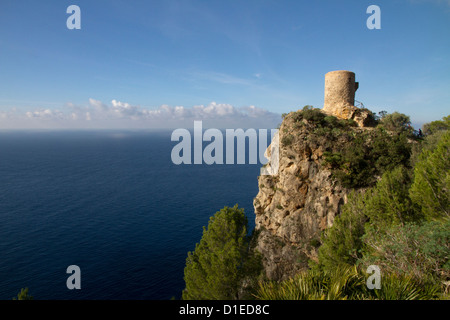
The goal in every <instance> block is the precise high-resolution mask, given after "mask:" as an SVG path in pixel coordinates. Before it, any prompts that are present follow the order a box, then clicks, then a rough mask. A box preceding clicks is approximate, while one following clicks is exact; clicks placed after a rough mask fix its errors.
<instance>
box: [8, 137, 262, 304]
mask: <svg viewBox="0 0 450 320" xmlns="http://www.w3.org/2000/svg"><path fill="white" fill-rule="evenodd" d="M171 132H172V131H170V130H153V131H152V130H149V131H131V130H128V131H127V130H103V131H81V130H80V131H63V130H62V131H39V130H37V131H2V132H0V299H1V300H11V299H12V298H13V297H16V296H17V294H18V293H19V292H20V290H21V289H22V288H26V287H27V288H29V294H30V295H31V296H33V298H34V299H36V300H168V299H180V297H181V292H182V290H183V288H184V286H185V283H184V280H183V275H184V273H183V271H184V267H185V262H186V257H187V253H188V252H189V251H192V250H194V249H195V245H196V243H198V242H199V241H200V239H201V236H202V233H203V227H204V226H207V224H208V221H209V218H210V217H211V216H212V215H214V214H215V213H216V212H217V211H219V210H220V209H222V208H224V207H225V206H229V207H232V206H234V205H236V204H238V206H239V207H240V208H244V210H245V213H246V215H247V218H248V220H249V230H251V229H253V228H254V220H255V215H254V209H253V204H252V202H253V198H254V197H255V196H256V194H257V193H258V181H257V177H258V175H259V174H260V168H261V163H260V162H259V161H258V163H257V164H248V161H246V164H234V165H231V164H228V165H227V164H223V165H219V164H212V165H207V164H200V165H194V164H192V165H188V164H180V165H175V164H174V163H173V162H172V159H171V151H172V149H173V147H174V146H175V145H176V144H177V143H178V142H174V141H171ZM72 265H76V266H78V267H79V268H80V273H79V275H80V278H79V279H80V289H69V288H68V286H67V280H68V278H69V277H70V276H71V273H68V272H67V268H68V267H69V266H72Z"/></svg>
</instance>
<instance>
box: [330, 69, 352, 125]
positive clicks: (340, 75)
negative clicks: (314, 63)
mask: <svg viewBox="0 0 450 320" xmlns="http://www.w3.org/2000/svg"><path fill="white" fill-rule="evenodd" d="M358 87H359V84H358V82H355V73H354V72H351V71H346V70H338V71H331V72H328V73H327V74H326V75H325V100H324V106H323V111H324V112H325V113H328V114H331V115H333V116H335V117H337V118H340V119H351V118H353V116H354V113H355V111H356V110H357V108H356V107H355V106H354V104H355V92H356V90H358Z"/></svg>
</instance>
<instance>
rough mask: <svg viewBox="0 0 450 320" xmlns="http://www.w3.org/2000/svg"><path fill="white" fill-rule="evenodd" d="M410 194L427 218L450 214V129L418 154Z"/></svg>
mask: <svg viewBox="0 0 450 320" xmlns="http://www.w3.org/2000/svg"><path fill="white" fill-rule="evenodd" d="M410 195H411V199H413V201H414V202H416V203H417V204H419V205H420V206H421V207H422V212H423V213H424V215H425V216H426V217H427V218H429V219H432V218H437V217H442V216H444V217H448V216H449V215H450V131H447V132H445V134H443V135H442V136H441V137H440V139H439V142H438V143H437V145H436V147H435V148H434V149H432V150H424V151H423V152H422V154H421V155H420V156H419V160H418V161H417V163H416V165H415V168H414V181H413V184H412V186H411V190H410Z"/></svg>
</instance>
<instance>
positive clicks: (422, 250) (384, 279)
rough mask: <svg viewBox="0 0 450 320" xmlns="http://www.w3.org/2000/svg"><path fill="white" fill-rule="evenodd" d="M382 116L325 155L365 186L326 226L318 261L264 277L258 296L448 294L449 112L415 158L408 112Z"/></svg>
mask: <svg viewBox="0 0 450 320" xmlns="http://www.w3.org/2000/svg"><path fill="white" fill-rule="evenodd" d="M383 116H384V117H383V118H384V119H383V118H382V119H381V120H380V124H381V125H380V126H379V127H378V128H375V129H374V130H372V131H370V132H367V134H366V135H364V134H362V135H359V136H356V137H355V138H354V139H353V140H352V141H351V143H350V144H349V145H348V147H347V148H345V149H344V150H342V151H341V152H331V151H328V152H325V153H324V160H325V164H326V165H327V166H329V167H330V168H332V170H333V172H334V174H335V176H336V177H337V178H338V180H340V181H341V183H343V184H344V185H346V186H348V187H349V188H354V187H361V186H365V187H366V188H363V189H358V191H356V190H355V191H353V192H352V193H351V194H350V195H349V196H348V201H347V203H346V204H345V205H344V206H343V207H342V211H341V214H340V215H339V216H338V217H336V218H335V221H334V224H333V226H332V227H331V228H329V229H327V230H326V231H325V232H324V234H323V236H322V238H321V246H320V247H319V251H318V262H312V261H311V263H310V265H311V269H310V270H308V271H304V272H302V273H300V274H298V275H297V276H296V277H295V278H293V279H290V280H286V281H283V282H278V283H277V282H261V283H260V286H259V288H258V291H257V293H256V296H257V298H259V299H385V300H388V299H395V300H398V299H402V300H403V299H404V300H409V299H448V286H449V280H450V262H449V257H450V219H449V218H448V215H449V212H448V210H449V190H450V178H449V176H450V154H449V148H450V131H448V129H446V128H448V127H447V126H446V124H445V120H448V119H449V117H446V118H444V121H441V122H439V123H437V124H436V123H435V124H433V125H431V126H428V128H429V129H427V130H424V131H426V134H425V137H424V138H421V139H419V140H415V142H414V143H415V144H416V147H415V149H414V154H415V155H414V157H413V159H410V154H411V147H410V145H411V143H410V142H408V138H411V136H410V134H411V131H410V130H409V128H408V125H409V118H407V117H403V116H402V115H400V114H396V115H394V116H392V117H390V116H389V115H386V114H384V115H383ZM315 119H318V117H315ZM324 119H325V118H324ZM323 121H327V122H328V123H333V122H334V121H335V120H331V119H328V120H323ZM425 127H426V128H427V126H425ZM430 128H431V129H430ZM386 129H389V130H390V131H387V130H386ZM410 160H411V161H410ZM377 175H380V177H379V178H378V179H377ZM364 180H366V181H367V182H366V183H364ZM367 186H370V187H369V188H367ZM369 265H376V266H378V267H379V268H380V270H381V289H379V290H369V289H368V288H367V286H366V284H365V279H367V278H368V276H369V275H368V274H366V273H365V270H366V268H367V267H368V266H369Z"/></svg>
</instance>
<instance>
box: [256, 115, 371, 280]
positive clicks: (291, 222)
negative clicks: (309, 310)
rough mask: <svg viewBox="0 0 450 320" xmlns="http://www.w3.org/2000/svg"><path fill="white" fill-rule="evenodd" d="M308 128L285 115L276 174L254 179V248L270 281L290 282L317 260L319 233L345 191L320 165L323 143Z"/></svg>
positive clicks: (343, 200) (336, 210)
mask: <svg viewBox="0 0 450 320" xmlns="http://www.w3.org/2000/svg"><path fill="white" fill-rule="evenodd" d="M307 124H308V123H307V121H306V120H302V121H300V122H298V121H296V120H295V113H290V114H289V115H287V116H286V117H285V119H284V120H283V123H282V124H281V127H280V130H279V141H280V143H279V169H278V174H276V175H271V176H270V175H267V176H260V177H259V178H258V182H259V192H258V194H257V196H256V198H255V199H254V203H253V204H254V208H255V214H256V230H257V231H258V232H259V236H258V240H257V250H258V251H259V252H261V254H262V256H263V265H264V269H265V272H266V275H267V277H268V278H269V279H273V280H282V279H286V278H290V277H292V276H293V275H295V274H296V273H297V272H298V271H299V270H302V269H305V268H307V266H308V260H309V259H312V260H316V259H317V247H318V244H319V240H320V235H321V233H322V231H323V230H325V229H326V228H328V227H330V226H331V225H332V224H333V221H334V219H335V217H336V216H337V215H338V214H339V213H340V208H341V206H342V205H343V204H344V203H346V201H347V194H348V192H349V190H347V189H345V188H343V187H342V186H341V185H340V184H339V183H338V182H337V181H336V180H335V179H333V178H332V174H331V171H330V169H328V168H327V167H326V166H324V165H323V164H322V162H323V159H322V157H323V153H324V152H325V151H327V150H326V147H325V143H322V142H321V140H320V138H318V137H317V136H316V135H315V134H314V133H313V132H312V130H311V127H309V126H308V125H307ZM355 130H362V129H359V128H356V129H355ZM336 143H346V141H337V142H336ZM269 148H270V147H269Z"/></svg>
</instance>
